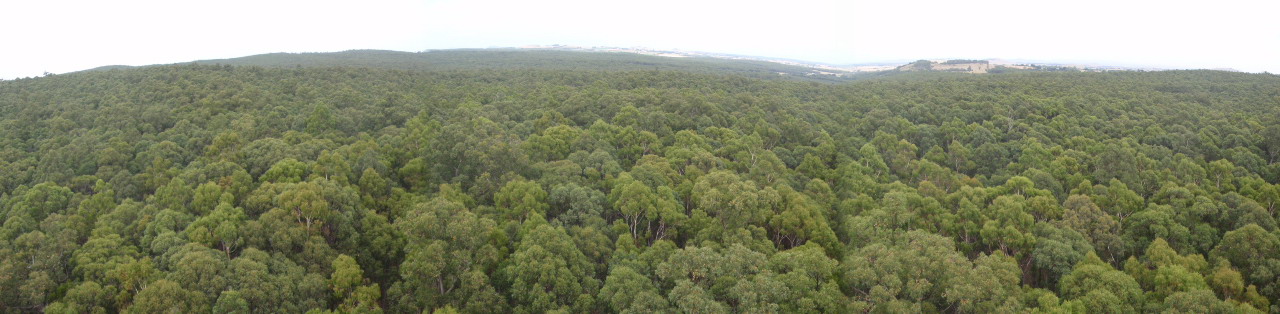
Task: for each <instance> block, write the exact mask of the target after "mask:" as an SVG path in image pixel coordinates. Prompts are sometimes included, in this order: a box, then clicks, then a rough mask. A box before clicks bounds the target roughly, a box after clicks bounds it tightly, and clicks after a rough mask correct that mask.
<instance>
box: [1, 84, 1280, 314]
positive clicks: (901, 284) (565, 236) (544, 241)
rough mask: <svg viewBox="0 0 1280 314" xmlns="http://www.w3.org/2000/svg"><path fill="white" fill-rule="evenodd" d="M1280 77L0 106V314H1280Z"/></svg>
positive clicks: (255, 91) (218, 96) (245, 93)
mask: <svg viewBox="0 0 1280 314" xmlns="http://www.w3.org/2000/svg"><path fill="white" fill-rule="evenodd" d="M1278 182H1280V77H1277V76H1275V75H1270V74H1242V73H1230V72H1218V71H1162V72H1108V73H1034V72H1023V73H1003V74H993V75H964V74H954V73H911V74H902V75H892V76H887V77H883V78H876V79H867V80H858V81H852V82H843V83H820V82H810V81H802V80H788V79H765V78H761V77H755V76H751V75H741V74H740V73H733V72H723V73H720V72H716V71H702V70H698V71H681V70H679V69H659V70H653V69H621V70H619V69H593V68H582V69H562V68H554V67H553V68H536V67H529V68H520V69H503V68H475V69H468V68H465V67H457V68H451V69H432V70H422V69H403V70H397V69H391V68H379V67H288V66H282V67H257V66H230V65H195V64H187V65H166V66H152V67H143V68H134V69H114V70H101V71H87V72H80V73H73V74H64V75H50V76H45V77H40V78H29V79H19V80H12V81H0V219H3V225H0V312H49V313H116V312H125V313H155V312H170V313H204V312H214V313H232V312H234V313H277V312H282V313H300V312H361V313H364V312H391V313H409V312H412V313H416V312H428V313H455V312H461V313H507V312H513V313H542V312H571V313H615V312H685V313H726V312H785V313H793V312H804V313H812V312H831V313H850V312H963V313H971V312H1060V313H1065V312H1072V313H1137V312H1163V311H1170V312H1214V313H1227V312H1232V313H1234V312H1240V313H1246V312H1272V313H1274V312H1280V283H1278V282H1280V231H1278V230H1277V218H1278V217H1277V213H1276V212H1277V207H1280V185H1277V183H1278Z"/></svg>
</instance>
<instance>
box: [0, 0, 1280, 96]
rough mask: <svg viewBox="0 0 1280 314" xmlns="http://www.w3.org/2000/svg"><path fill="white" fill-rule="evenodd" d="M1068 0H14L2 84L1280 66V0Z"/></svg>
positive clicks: (4, 11)
mask: <svg viewBox="0 0 1280 314" xmlns="http://www.w3.org/2000/svg"><path fill="white" fill-rule="evenodd" d="M1058 2H1059V3H1056V4H1055V3H1050V2H1049V1H1028V0H1016V1H1012V0H979V1H920V0H910V1H908V0H853V1H837V0H787V1H773V2H763V1H743V0H712V1H695V0H649V1H616V0H539V1H509V0H444V1H434V0H432V1H423V0H417V1H410V0H364V1H345V2H341V3H339V2H328V1H315V0H311V1H299V0H281V1H274V0H222V1H172V0H169V1H154V0H124V1H102V0H91V1H90V0H12V1H5V2H3V3H0V21H4V25H5V27H3V28H0V43H2V46H0V79H12V78H15V77H26V76H37V75H40V74H42V73H44V72H46V71H47V72H52V73H65V72H71V71H78V70H84V69H89V68H93V67H97V66H103V65H113V64H124V65H147V64H158V63H176V62H184V61H192V60H199V59H214V58H231V57H239V56H246V55H253V54H260V53H270V52H320V51H341V50H348V49H389V50H401V51H421V50H426V49H444V48H485V47H511V46H522V45H530V44H544V45H546V44H566V45H579V46H620V47H648V48H657V49H680V50H690V51H708V52H721V53H735V54H744V55H756V56H767V57H780V58H792V59H800V60H808V61H816V62H826V63H833V64H851V63H868V62H883V61H895V62H896V61H910V60H916V59H941V58H974V59H987V58H1001V59H1017V60H1036V61H1046V62H1064V63H1094V64H1108V65H1125V66H1149V67H1164V68H1235V69H1239V70H1244V71H1253V72H1260V71H1270V72H1273V73H1280V59H1278V58H1280V13H1277V12H1280V1H1274V0H1212V1H1183V0H1164V1H1146V0H1142V1H1126V0H1119V1H1117V0H1073V1H1058Z"/></svg>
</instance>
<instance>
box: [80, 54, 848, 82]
mask: <svg viewBox="0 0 1280 314" xmlns="http://www.w3.org/2000/svg"><path fill="white" fill-rule="evenodd" d="M191 63H195V64H222V65H233V66H261V67H306V68H311V67H356V68H361V67H363V68H390V69H404V70H421V71H450V70H474V69H507V70H511V69H544V70H586V71H637V70H640V71H644V70H657V71H686V72H694V73H717V74H734V75H743V76H749V77H755V78H769V79H779V78H781V79H798V80H809V81H845V80H849V79H851V77H850V76H844V75H840V74H837V73H831V72H828V71H819V70H815V69H812V68H808V67H803V66H796V65H787V64H780V63H774V62H765V61H755V60H730V59H721V58H712V57H663V56H652V55H642V54H635V53H625V52H584V51H564V50H531V49H452V50H433V51H426V52H402V51H388V50H350V51H343V52H331V53H269V54H260V55H253V56H247V57H240V58H231V59H213V60H198V61H193V62H191ZM119 68H127V67H126V66H107V67H100V68H95V69H91V70H89V71H95V70H109V69H119Z"/></svg>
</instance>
